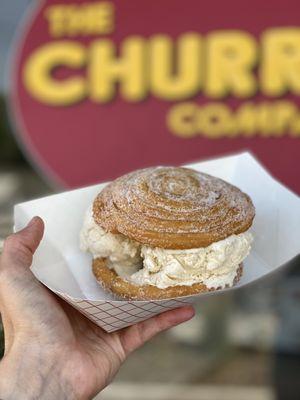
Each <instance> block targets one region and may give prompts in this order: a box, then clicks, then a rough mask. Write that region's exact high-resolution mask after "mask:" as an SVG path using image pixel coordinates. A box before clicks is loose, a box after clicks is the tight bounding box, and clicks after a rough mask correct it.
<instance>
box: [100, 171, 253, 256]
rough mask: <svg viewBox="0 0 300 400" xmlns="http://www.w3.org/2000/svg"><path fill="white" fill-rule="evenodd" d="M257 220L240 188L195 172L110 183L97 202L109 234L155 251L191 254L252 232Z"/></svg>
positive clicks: (143, 174) (132, 176)
mask: <svg viewBox="0 0 300 400" xmlns="http://www.w3.org/2000/svg"><path fill="white" fill-rule="evenodd" d="M254 215H255V210H254V206H253V204H252V201H251V199H250V197H249V196H248V195H247V194H245V193H243V192H242V191H241V190H240V189H238V188H237V187H235V186H233V185H231V184H229V183H227V182H225V181H223V180H221V179H219V178H216V177H213V176H210V175H208V174H204V173H200V172H198V171H195V170H192V169H189V168H176V167H156V168H147V169H142V170H137V171H134V172H132V173H129V174H127V175H124V176H122V177H120V178H118V179H116V180H115V181H113V182H111V183H110V184H108V185H107V186H106V187H105V188H104V189H103V190H102V191H101V192H100V193H99V195H98V196H97V198H96V199H95V201H94V203H93V216H94V219H95V221H96V223H98V224H99V225H100V226H101V227H102V228H103V229H104V230H105V231H107V232H111V233H122V234H123V235H125V236H127V237H129V238H130V239H133V240H136V241H137V242H140V243H142V244H145V245H148V246H151V247H160V248H164V249H190V248H198V247H206V246H208V245H210V244H211V243H213V242H217V241H219V240H222V239H225V238H226V237H228V236H230V235H233V234H239V233H242V232H244V231H246V230H247V229H248V228H249V227H250V226H251V224H252V220H253V218H254Z"/></svg>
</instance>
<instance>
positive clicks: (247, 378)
mask: <svg viewBox="0 0 300 400" xmlns="http://www.w3.org/2000/svg"><path fill="white" fill-rule="evenodd" d="M33 3H34V5H35V6H39V5H41V4H44V3H45V2H39V1H29V0H18V1H11V0H10V1H8V0H0V9H1V12H0V33H1V34H0V77H1V81H0V82H1V86H0V248H1V243H3V240H4V239H5V237H6V236H7V235H8V234H10V233H11V232H12V229H13V205H14V204H16V203H18V202H21V201H25V200H29V199H33V198H37V197H41V196H45V195H47V194H51V193H54V192H57V191H58V190H63V189H64V188H67V187H76V186H79V185H81V184H88V183H90V182H93V181H96V180H97V179H98V180H100V179H103V178H105V179H107V178H112V177H114V175H117V174H118V173H119V172H120V171H119V169H118V168H117V169H115V170H114V171H113V172H111V169H110V167H109V164H108V165H106V164H105V165H103V164H102V163H101V164H100V166H99V165H96V166H95V165H94V164H93V165H92V167H91V169H90V170H87V171H86V172H85V174H84V173H83V174H82V175H81V177H80V179H79V178H78V174H77V173H76V179H75V178H74V179H73V178H72V173H71V172H70V174H69V175H68V176H67V175H65V176H62V175H63V173H62V172H61V171H62V170H61V169H59V167H58V169H57V171H56V172H57V179H56V178H54V174H53V170H54V167H53V165H54V164H55V162H54V164H52V166H49V165H50V163H49V160H47V162H48V164H47V163H46V162H41V163H40V165H37V164H38V162H37V157H36V156H35V157H33V153H34V152H31V153H30V151H29V153H30V155H27V156H26V157H25V156H24V154H23V152H21V150H20V146H19V145H18V144H17V142H16V139H15V134H16V133H19V138H20V136H22V139H21V141H22V142H23V145H24V142H26V135H25V134H24V135H22V134H21V133H20V132H17V131H18V129H17V128H16V123H15V121H13V123H12V120H11V119H10V120H9V117H8V114H9V112H8V108H10V109H11V107H12V106H11V104H10V106H9V105H8V102H7V98H8V93H9V92H13V96H14V99H13V101H14V104H15V106H14V107H15V109H14V111H13V113H12V119H14V118H15V117H16V115H17V113H19V114H22V118H23V121H25V122H24V126H23V129H24V130H26V132H27V133H28V131H30V129H31V125H30V123H29V122H28V120H26V118H29V117H28V115H30V116H31V118H32V115H33V114H32V113H34V110H35V108H34V107H35V104H29V106H28V103H26V101H23V100H18V98H17V97H16V96H17V95H18V93H19V95H20V98H21V97H22V98H23V97H24V94H23V93H22V90H21V89H20V91H19V92H18V91H17V90H15V89H9V86H11V85H10V83H11V82H9V80H10V79H13V78H11V76H10V75H9V74H7V73H5V70H6V72H7V71H10V69H11V68H12V65H11V64H9V65H10V66H9V67H8V58H9V55H10V50H11V43H12V40H13V37H14V35H15V33H16V31H17V30H18V29H20V27H19V25H20V21H21V19H22V16H23V15H24V13H25V10H26V9H27V8H28V6H32V5H33ZM49 3H63V1H60V2H57V1H54V2H49ZM65 3H70V2H65ZM74 3H76V2H74ZM80 3H82V2H80ZM98 3H99V2H98ZM162 3H163V2H162ZM167 3H168V2H167ZM271 3H272V2H270V3H268V4H269V5H270V7H271ZM288 3H289V2H282V5H285V9H287V8H288V6H289V5H288ZM168 4H169V3H168ZM176 4H177V2H176ZM278 4H279V5H280V4H281V3H280V2H274V6H275V5H276V7H275V11H274V9H271V10H270V13H272V12H274V15H275V12H277V13H278V12H279V11H280V10H283V12H284V8H280V7H279V6H278ZM290 5H291V6H292V5H295V2H292V1H290ZM128 7H129V8H128V12H131V13H132V10H134V7H131V8H130V2H129V6H128ZM271 8H272V7H271ZM235 10H236V14H235V20H236V19H238V18H239V15H238V12H240V13H242V12H243V11H242V10H239V9H237V8H236V9H235ZM175 11H176V12H177V13H179V12H180V7H177V8H176V10H175ZM252 11H253V10H252ZM265 11H266V10H264V12H265ZM276 15H277V14H276ZM289 15H290V14H289V13H288V14H287V18H286V19H285V20H284V23H285V25H287V22H286V21H288V18H289ZM215 18H216V20H217V21H216V24H217V25H218V26H219V27H220V28H223V27H224V26H225V27H227V25H226V23H222V19H221V17H220V16H215ZM261 18H262V17H261ZM262 20H263V18H262ZM274 20H276V18H275V16H274ZM117 22H118V23H119V24H120V22H119V21H117ZM291 24H293V21H291ZM229 25H230V24H229ZM246 28H247V26H245V29H246ZM139 29H141V28H140V27H139V26H138V27H137V31H138V32H139ZM117 33H118V32H117ZM20 40H21V39H20ZM22 40H23V38H22ZM22 46H23V45H22ZM15 60H16V59H15ZM15 62H16V61H15ZM13 67H14V68H15V65H13ZM299 76H300V71H299ZM296 97H297V96H296ZM22 101H23V103H22ZM229 102H230V99H229ZM26 105H27V108H26ZM49 107H50V108H51V107H53V108H54V106H53V105H51V106H49ZM76 107H79V105H76ZM109 107H110V106H108V108H106V111H109ZM137 107H138V106H137ZM77 111H78V112H79V113H81V114H80V115H81V118H83V117H84V115H85V114H84V112H85V111H83V112H82V111H79V109H78V110H77ZM127 111H128V113H129V114H130V113H131V109H128V110H127ZM140 112H141V113H143V112H144V111H143V110H140ZM146 112H147V110H146ZM148 112H149V110H148ZM151 112H152V111H151ZM37 113H38V112H37ZM82 113H83V114H82ZM24 115H25V116H24ZM45 115H46V114H43V118H45ZM143 115H144V114H143ZM122 116H123V112H122ZM151 116H152V114H151ZM19 118H20V119H21V117H19ZM36 118H38V115H36ZM49 118H50V117H49ZM61 118H64V116H63V115H62V116H61ZM110 118H111V117H110ZM120 118H123V117H120ZM114 119H118V118H114ZM122 121H123V120H122ZM48 122H49V124H50V120H49V121H48V120H45V119H43V124H44V125H48ZM147 123H150V122H149V121H147ZM25 125H26V127H25ZM37 125H38V124H37ZM32 126H33V128H32V129H33V130H34V129H37V131H38V128H37V127H36V126H34V124H33V125H32ZM86 126H88V125H87V124H86V120H85V119H83V120H82V129H88V128H86ZM122 126H124V130H125V132H126V129H129V128H128V126H127V125H122ZM19 128H20V124H19ZM66 129H67V130H68V126H67V128H66ZM74 129H75V128H74ZM27 133H26V134H27ZM122 133H123V132H122ZM42 134H43V135H45V136H47V135H48V134H47V132H46V128H45V131H43V132H42ZM69 134H71V133H70V132H69ZM34 135H35V136H33V137H34V139H32V138H31V139H32V140H36V137H37V136H36V133H35V134H34ZM120 135H121V134H120ZM27 139H28V142H29V141H30V140H29V138H27ZM53 140H57V138H56V139H53ZM76 140H77V139H75V142H76ZM78 140H79V139H78ZM81 140H82V137H81ZM102 140H103V139H102ZM157 140H158V139H157ZM172 140H173V139H172ZM177 140H179V139H178V138H176V139H175V138H174V143H173V142H172V143H171V144H170V145H171V146H173V147H174V148H175V146H177V147H178V146H180V144H179V142H177ZM197 140H198V138H197ZM199 140H203V142H201V143H202V144H203V147H205V146H206V147H205V148H207V149H208V150H207V151H204V152H203V151H202V150H199V148H198V152H194V150H193V152H191V153H189V152H188V150H185V149H183V152H184V157H183V159H182V158H180V157H177V156H175V155H174V158H172V157H173V156H172V157H171V156H170V157H169V156H168V157H169V158H168V157H167V156H166V155H164V154H163V153H161V154H160V161H162V162H165V163H168V162H174V161H175V160H176V162H177V163H179V162H183V161H192V160H194V159H201V158H205V157H207V156H209V155H211V156H212V155H217V154H224V153H226V152H228V151H230V150H236V149H245V148H246V149H248V148H251V149H252V150H254V152H255V153H256V154H259V155H261V154H262V155H263V154H264V153H268V154H269V153H270V151H271V152H272V146H275V145H273V141H274V140H276V139H270V141H269V142H267V141H259V142H257V141H256V142H254V141H249V140H250V139H245V141H244V142H241V141H237V142H236V143H235V142H231V144H230V145H228V143H227V141H228V140H229V141H230V139H228V138H227V139H226V138H225V139H222V140H221V142H217V141H215V139H210V138H205V139H199ZM210 140H211V141H212V142H213V145H212V144H211V143H210V142H209V141H210ZM234 140H235V139H234ZM278 140H279V139H278ZM291 140H293V142H292V143H291V148H293V150H290V149H289V148H288V145H287V142H286V141H284V142H282V146H283V147H284V148H283V151H286V152H287V153H288V152H290V151H291V152H292V151H293V154H294V155H295V154H296V151H299V139H298V138H295V137H294V138H293V139H291ZM208 142H209V143H208ZM36 143H37V142H36ZM233 143H234V144H233ZM276 143H277V142H276ZM56 144H57V142H56ZM25 146H26V143H25ZM36 146H37V144H36ZM130 146H131V147H133V148H137V147H138V146H143V140H142V139H141V143H140V142H137V141H135V142H133V141H132V142H131V144H130ZM184 146H185V144H184V145H183V146H182V147H184ZM59 147H60V146H59ZM173 147H172V148H173ZM277 147H278V145H277V144H276V149H277ZM279 147H280V145H279ZM273 148H274V152H275V153H276V151H277V150H276V149H275V147H273ZM295 148H296V149H295ZM256 149H258V150H257V151H255V150H256ZM270 149H271V150H270ZM56 150H57V149H56ZM60 150H61V148H60ZM66 152H67V150H66ZM57 153H58V150H57ZM62 153H63V152H62ZM175 153H176V151H175V150H174V152H173V154H175ZM41 154H42V152H41ZM176 154H177V153H176ZM276 154H277V153H276ZM299 155H300V154H299ZM109 156H110V158H112V159H113V160H114V161H113V162H114V163H116V161H115V158H114V157H113V154H112V151H111V152H110V153H109ZM51 157H52V159H53V154H52V155H51ZM57 157H58V159H59V160H60V158H59V157H60V155H59V154H57ZM82 157H83V155H82ZM118 157H119V160H120V162H119V164H118V165H121V167H120V168H122V171H123V172H125V171H126V169H127V170H130V169H132V167H136V165H133V164H130V163H129V161H128V164H126V162H127V161H126V159H125V160H123V159H122V157H120V154H119V153H118ZM130 157H131V156H130ZM145 157H146V156H145ZM33 158H34V159H35V161H34V162H32V159H33ZM54 158H55V157H54ZM274 158H275V159H274ZM28 160H30V161H28ZM74 160H75V156H74V155H73V163H74V168H75V163H76V162H78V159H77V161H76V162H75V161H74ZM272 160H273V161H272ZM154 161H155V160H152V159H151V158H147V157H146V158H144V162H143V161H142V160H141V159H140V160H139V161H138V162H139V164H138V166H140V167H141V166H146V165H151V163H152V164H153V163H154ZM59 162H60V161H59ZM59 162H58V163H59ZM80 163H81V168H82V169H84V165H85V164H84V163H85V159H84V158H81V159H80ZM266 163H267V165H268V167H270V168H272V166H273V164H274V170H273V172H274V171H275V172H276V171H277V170H278V168H279V167H278V163H279V164H280V161H279V160H278V158H277V159H276V157H273V158H272V157H267V158H266ZM272 163H273V164H272ZM275 163H276V165H275ZM46 164H47V165H48V167H45V165H46ZM99 167H101V169H102V170H104V172H103V174H102V175H103V176H102V175H101V176H100V175H99V176H96V175H95V173H94V171H95V168H98V169H99ZM61 168H63V166H62V167H61ZM288 168H290V170H293V171H294V172H293V173H294V174H296V172H295V171H297V174H298V171H299V165H295V164H294V165H293V168H292V167H291V166H290V165H288V164H287V162H286V163H285V164H284V163H283V164H282V169H284V170H285V171H287V172H286V176H284V174H282V175H280V173H279V175H280V178H281V179H283V180H284V181H285V182H286V183H289V182H292V185H293V182H294V181H295V179H294V180H292V178H291V176H290V174H289V173H288ZM41 171H42V172H41ZM59 174H61V175H60V176H59ZM275 174H276V173H275ZM287 175H288V176H287ZM295 176H296V175H295ZM77 178H78V179H77ZM294 178H295V177H294ZM298 178H299V175H298ZM293 189H294V190H296V191H297V190H298V187H297V186H296V184H294V187H293ZM299 222H300V221H299ZM299 271H300V268H299V260H298V262H297V261H295V262H294V263H293V264H292V265H290V267H289V268H288V269H287V270H286V271H285V272H284V274H283V275H282V276H280V278H278V279H277V280H273V281H270V282H268V283H264V285H262V284H260V285H256V286H253V287H250V288H247V289H242V290H239V291H237V292H235V293H234V294H233V295H226V296H225V295H223V296H222V299H221V298H220V297H219V296H214V297H213V298H211V299H206V300H205V302H199V303H198V304H197V305H196V309H197V315H196V317H195V318H194V319H193V320H192V321H190V322H188V323H185V324H183V325H182V326H180V327H177V328H175V329H173V330H171V331H170V332H168V333H165V334H162V335H160V336H159V337H157V338H155V339H153V340H152V341H151V342H150V343H148V344H147V345H146V346H145V347H144V348H143V349H141V350H139V351H138V352H136V353H135V354H133V355H132V356H131V358H130V359H129V360H128V362H127V363H126V364H125V366H124V367H123V368H122V370H121V371H120V373H119V374H118V376H117V378H116V380H115V382H114V383H113V384H112V385H111V386H110V387H109V388H108V389H106V390H105V391H104V393H103V394H102V395H101V399H103V400H122V399H128V400H129V399H130V400H135V399H136V400H162V399H163V400H177V399H178V400H179V399H180V400H194V399H195V400H196V399H197V400H198V399H201V400H218V399H222V400H227V399H228V400H248V399H249V400H250V399H251V400H275V399H284V400H289V399H291V400H293V399H295V400H296V399H299V393H300V379H299V377H300V313H299V310H300V274H299ZM3 350H4V349H3V331H2V328H1V326H0V353H1V354H3Z"/></svg>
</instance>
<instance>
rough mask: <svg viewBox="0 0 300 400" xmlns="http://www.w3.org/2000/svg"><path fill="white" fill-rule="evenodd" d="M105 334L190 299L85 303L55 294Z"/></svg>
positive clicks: (190, 300)
mask: <svg viewBox="0 0 300 400" xmlns="http://www.w3.org/2000/svg"><path fill="white" fill-rule="evenodd" d="M56 294H57V295H58V296H60V297H61V298H63V299H64V300H66V301H67V302H68V303H69V304H71V305H72V306H73V307H74V308H76V309H77V310H78V311H80V312H81V313H82V314H84V315H85V316H86V317H87V318H88V319H90V320H91V321H93V322H94V323H95V324H97V325H98V326H100V327H101V328H102V329H104V330H105V331H106V332H114V331H117V330H119V329H122V328H126V327H127V326H130V325H133V324H136V323H138V322H141V321H145V320H146V319H148V318H151V317H154V316H155V315H158V314H161V313H162V312H164V311H168V310H173V309H175V308H178V307H183V306H185V305H187V304H190V303H192V301H193V299H192V298H191V297H187V298H182V299H173V300H163V301H160V302H155V301H138V302H136V301H87V300H78V299H73V298H71V297H70V296H67V295H65V294H62V293H59V292H56Z"/></svg>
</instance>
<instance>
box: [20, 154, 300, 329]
mask: <svg viewBox="0 0 300 400" xmlns="http://www.w3.org/2000/svg"><path fill="white" fill-rule="evenodd" d="M189 166H190V167H192V168H195V169H197V170H199V171H202V172H206V173H209V174H211V175H214V176H217V177H219V178H222V179H224V180H226V181H228V182H230V183H232V184H234V185H236V186H238V187H239V188H240V189H241V190H243V191H245V192H246V193H248V194H249V195H250V196H251V198H252V200H253V202H254V205H255V208H256V217H255V220H254V224H253V228H252V232H253V234H254V244H253V248H252V251H251V254H250V255H249V256H248V257H247V259H246V260H245V262H244V275H243V277H242V279H241V281H240V282H239V284H238V285H237V286H236V287H235V288H231V289H226V291H228V290H235V289H236V288H239V287H242V286H244V285H247V284H249V283H251V282H255V281H257V280H258V279H261V278H263V277H265V276H267V275H269V274H274V272H275V271H278V269H279V267H282V266H284V265H286V264H287V263H289V262H290V261H291V260H292V259H293V258H294V257H296V256H297V255H299V252H300V199H299V197H298V196H296V195H295V194H294V193H292V192H291V191H290V190H288V189H287V188H286V187H285V186H283V185H282V184H281V183H279V182H278V181H276V180H275V179H274V178H272V176H271V175H270V174H269V173H268V172H267V171H266V170H265V169H264V167H263V166H262V165H261V164H260V163H259V162H258V161H257V160H256V159H255V158H254V157H253V156H252V155H251V154H250V153H241V154H237V155H232V156H228V157H223V158H218V159H214V160H209V161H204V162H200V163H195V164H191V165H189ZM104 185H105V184H100V185H95V186H91V187H87V188H83V189H78V190H73V191H69V192H65V193H60V194H56V195H53V196H48V197H44V198H41V199H38V200H33V201H29V202H26V203H22V204H18V205H16V206H15V229H16V230H19V229H21V228H23V227H24V226H25V225H26V224H27V222H28V221H29V220H30V219H31V218H32V217H33V216H35V215H39V216H40V217H41V218H43V220H44V221H45V225H46V230H45V236H44V239H43V241H42V243H41V245H40V247H39V249H38V250H37V252H36V254H35V257H34V261H33V265H32V271H33V273H34V274H35V276H36V277H37V279H39V280H40V281H41V282H42V283H43V284H45V285H46V286H47V287H48V288H49V289H51V290H52V291H53V292H55V293H56V294H58V295H59V296H60V297H62V298H64V299H65V300H66V301H67V302H69V303H70V304H72V305H73V306H74V307H75V308H77V309H78V310H79V311H80V312H82V313H83V314H84V315H86V316H87V317H88V318H89V319H91V320H92V321H94V322H95V323H96V324H98V325H99V326H101V327H102V328H103V329H104V330H106V331H109V332H112V331H115V330H118V329H121V328H124V327H126V326H129V325H132V324H134V323H136V322H139V321H143V320H145V319H147V318H149V317H152V316H154V315H156V314H158V313H161V312H162V311H166V310H170V309H173V308H176V307H180V306H182V305H184V304H186V303H191V302H194V301H195V300H196V299H197V298H199V297H201V298H203V297H204V296H212V295H215V294H216V293H220V291H218V292H210V293H208V294H200V295H195V296H189V297H184V298H176V299H169V300H159V301H125V300H117V299H116V298H114V297H113V296H111V295H110V294H108V293H106V292H105V291H104V290H103V289H102V288H101V287H100V286H99V285H98V284H97V282H96V280H95V279H94V277H93V275H92V272H91V262H92V259H91V256H90V255H88V254H84V253H82V252H81V251H80V249H79V232H80V229H81V226H82V221H83V218H84V214H85V212H86V210H87V208H88V206H89V205H90V204H91V203H92V201H93V199H94V197H95V196H96V194H97V193H98V192H99V191H100V189H101V188H103V187H104Z"/></svg>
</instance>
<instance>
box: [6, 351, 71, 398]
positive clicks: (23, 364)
mask: <svg viewBox="0 0 300 400" xmlns="http://www.w3.org/2000/svg"><path fill="white" fill-rule="evenodd" d="M48 356H49V355H48ZM37 398H38V399H39V400H44V399H45V400H46V399H47V400H48V399H52V398H53V399H62V400H63V399H66V400H79V399H78V397H77V396H76V395H75V393H74V392H73V389H72V387H71V385H69V384H68V382H63V379H62V371H61V370H60V369H59V367H58V364H57V363H55V361H54V360H52V358H51V357H47V358H45V357H44V356H42V357H41V355H40V354H34V356H30V355H29V354H27V351H26V347H23V352H20V353H18V355H17V356H14V355H13V354H12V352H10V354H9V355H7V356H5V357H4V358H3V359H2V361H1V362H0V399H1V400H19V399H20V400H21V399H22V400H33V399H37Z"/></svg>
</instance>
